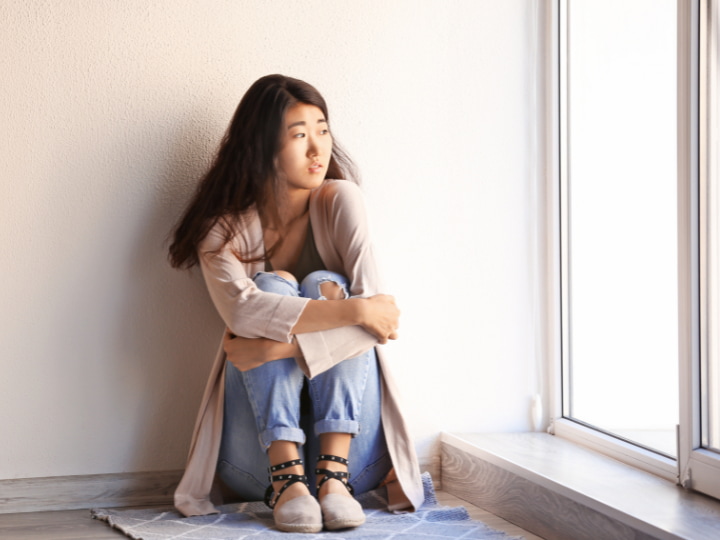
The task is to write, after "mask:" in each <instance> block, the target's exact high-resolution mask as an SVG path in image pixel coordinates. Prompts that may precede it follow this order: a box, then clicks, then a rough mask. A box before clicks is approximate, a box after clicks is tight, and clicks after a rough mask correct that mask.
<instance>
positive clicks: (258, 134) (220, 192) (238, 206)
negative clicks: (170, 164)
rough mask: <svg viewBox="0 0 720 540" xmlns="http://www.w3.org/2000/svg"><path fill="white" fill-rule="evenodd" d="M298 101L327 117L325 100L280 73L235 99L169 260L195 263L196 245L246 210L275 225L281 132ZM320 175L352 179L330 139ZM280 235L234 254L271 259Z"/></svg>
mask: <svg viewBox="0 0 720 540" xmlns="http://www.w3.org/2000/svg"><path fill="white" fill-rule="evenodd" d="M297 103H306V104H308V105H314V106H316V107H318V108H319V109H320V110H321V111H322V112H323V114H324V115H325V119H326V120H328V122H329V118H328V109H327V105H326V104H325V100H324V99H323V97H322V96H321V95H320V92H318V91H317V90H316V89H315V88H314V87H313V86H312V85H310V84H308V83H306V82H304V81H301V80H298V79H293V78H291V77H286V76H284V75H267V76H265V77H262V78H261V79H258V80H257V81H256V82H255V83H254V84H253V85H252V86H251V87H250V88H249V89H248V91H247V92H246V93H245V95H244V96H243V98H242V99H241V100H240V104H239V105H238V108H237V110H236V111H235V114H234V116H233V119H232V121H231V122H230V126H229V127H228V129H227V131H226V133H225V136H224V137H223V140H222V143H221V144H220V148H219V149H218V152H217V155H216V156H215V159H214V161H213V164H212V166H211V167H210V169H209V170H208V171H207V173H206V174H205V176H204V177H203V178H202V180H201V182H200V184H199V185H198V188H197V191H196V192H195V195H194V196H193V198H192V200H191V201H190V203H189V204H188V206H187V208H186V209H185V212H184V213H183V215H182V217H181V218H180V220H179V221H178V223H177V225H176V226H175V228H174V229H173V232H172V243H171V244H170V248H169V259H170V264H171V265H172V266H173V267H175V268H191V267H193V266H194V265H196V264H198V253H197V249H198V245H199V244H200V242H202V240H203V239H204V238H205V236H207V234H208V232H209V231H210V229H212V228H213V227H214V226H215V225H216V224H217V223H220V224H221V225H222V227H223V228H224V233H225V243H227V242H229V241H230V239H231V238H232V237H233V236H234V234H236V230H235V229H234V227H233V224H232V222H231V220H226V219H221V218H223V217H225V216H236V217H240V216H242V215H243V214H244V213H245V212H247V211H248V210H249V209H251V208H255V209H257V211H258V212H266V213H269V215H265V216H263V217H264V218H266V219H267V221H268V222H269V223H275V224H279V221H280V220H279V213H278V208H277V204H274V203H275V202H277V201H282V200H283V190H282V185H281V183H280V182H279V181H278V176H277V174H276V170H275V158H276V156H277V154H278V152H279V151H280V132H281V131H280V130H281V127H282V124H283V121H284V119H285V113H286V112H287V110H288V109H289V108H290V107H292V106H293V105H295V104H297ZM325 178H333V179H341V178H342V179H348V180H353V181H355V182H357V179H356V174H355V167H354V165H353V164H352V161H351V160H350V158H349V157H348V155H347V154H346V153H345V152H344V151H343V150H342V148H340V146H339V145H338V144H337V142H335V141H333V148H332V155H331V157H330V163H329V165H328V168H327V172H326V174H325ZM280 243H282V237H281V239H280V240H279V241H278V243H276V244H275V245H274V246H272V247H271V248H270V249H269V250H268V253H266V254H264V255H262V256H260V257H257V258H255V259H251V258H248V257H249V254H237V256H238V257H239V258H241V260H244V261H252V260H262V259H264V258H268V257H270V255H271V254H272V252H273V251H274V250H275V249H276V248H277V247H278V246H279V245H280Z"/></svg>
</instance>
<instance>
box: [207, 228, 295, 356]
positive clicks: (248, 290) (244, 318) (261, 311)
mask: <svg viewBox="0 0 720 540" xmlns="http://www.w3.org/2000/svg"><path fill="white" fill-rule="evenodd" d="M199 259H200V267H201V269H202V273H203V277H204V278H205V284H206V286H207V289H208V292H209V293H210V298H211V299H212V301H213V304H215V308H216V309H217V311H218V313H219V314H220V317H222V319H223V321H224V322H225V325H226V326H227V327H228V329H229V330H230V331H231V332H232V333H233V334H235V335H237V336H241V337H245V338H261V337H264V338H269V339H272V340H275V341H280V342H284V343H290V342H291V341H292V339H293V335H292V333H291V330H292V328H293V326H295V324H296V323H297V320H298V319H299V317H300V315H301V314H302V312H303V310H304V309H305V306H306V305H307V303H308V301H309V300H308V299H307V298H300V297H294V296H283V295H279V294H272V293H267V292H264V291H261V290H260V289H259V288H258V287H257V286H256V285H255V283H254V282H253V280H252V279H251V276H248V275H247V271H246V268H245V265H244V264H243V263H241V262H240V261H239V260H238V258H237V257H236V256H235V255H234V253H233V243H232V242H231V243H228V244H225V243H224V241H223V235H222V232H221V231H220V230H219V226H216V227H215V228H213V229H212V230H211V231H210V233H209V234H208V235H207V237H206V238H205V240H203V242H202V243H201V245H200V253H199Z"/></svg>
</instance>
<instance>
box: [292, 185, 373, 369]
mask: <svg viewBox="0 0 720 540" xmlns="http://www.w3.org/2000/svg"><path fill="white" fill-rule="evenodd" d="M313 204H314V209H315V214H316V216H317V218H316V219H317V224H318V225H319V227H318V230H317V231H315V230H314V231H313V232H314V234H315V235H316V239H317V240H319V241H318V249H319V250H320V254H321V256H322V257H323V260H324V261H325V263H326V264H327V266H328V268H329V269H330V270H334V271H338V272H341V273H343V274H344V275H345V276H346V277H347V278H348V280H349V281H350V294H351V295H352V296H355V297H369V296H373V295H375V294H377V292H378V289H379V283H378V282H379V280H378V272H377V268H376V263H375V257H374V254H373V250H372V244H371V242H370V235H369V228H368V222H367V214H366V212H365V205H364V201H363V197H362V192H361V191H360V188H359V187H358V186H357V185H356V184H354V183H352V182H348V181H344V180H337V181H331V182H328V183H326V184H325V185H324V186H323V187H322V188H321V190H319V192H318V194H317V199H316V200H315V201H314V202H313ZM295 337H296V339H297V342H298V344H299V346H300V350H301V351H302V353H303V356H304V361H299V365H300V367H301V368H302V369H303V371H305V373H306V375H308V376H309V377H314V376H315V375H318V374H319V373H322V372H323V371H326V370H327V369H330V368H331V367H333V366H334V365H335V364H338V363H339V362H341V361H343V360H347V359H348V358H354V357H356V356H358V355H360V354H362V353H364V352H367V351H368V350H370V349H371V348H372V347H374V346H375V345H377V344H378V342H377V339H376V338H375V336H373V335H372V334H370V333H369V332H367V331H366V330H365V329H363V328H362V327H360V326H346V327H342V328H335V329H332V330H324V331H322V332H309V333H306V334H297V335H296V336H295Z"/></svg>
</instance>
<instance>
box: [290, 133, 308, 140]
mask: <svg viewBox="0 0 720 540" xmlns="http://www.w3.org/2000/svg"><path fill="white" fill-rule="evenodd" d="M304 136H305V134H304V133H296V134H295V135H293V138H295V139H302V138H303V137H304Z"/></svg>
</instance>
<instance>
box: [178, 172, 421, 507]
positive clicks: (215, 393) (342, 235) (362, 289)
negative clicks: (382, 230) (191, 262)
mask: <svg viewBox="0 0 720 540" xmlns="http://www.w3.org/2000/svg"><path fill="white" fill-rule="evenodd" d="M310 221H311V223H312V227H313V234H314V235H315V242H316V244H317V249H318V252H319V253H320V256H321V257H322V260H323V262H324V263H325V265H326V267H327V269H328V270H332V271H334V272H338V273H340V274H344V275H345V276H347V277H348V279H349V280H350V283H351V295H352V296H361V297H368V296H372V295H374V294H377V293H378V292H379V290H378V288H379V285H378V276H377V270H376V266H375V260H374V258H373V254H372V249H371V246H370V241H369V237H368V226H367V217H366V213H365V206H364V202H363V198H362V194H361V192H360V189H359V188H358V187H357V186H356V185H355V184H353V183H352V182H348V181H344V180H334V181H327V182H325V183H324V184H323V185H322V186H320V187H319V188H317V189H316V190H315V191H314V192H313V193H312V195H311V198H310ZM241 226H242V229H243V231H244V233H243V234H242V235H238V236H236V237H235V238H233V240H232V241H231V243H230V244H228V245H226V246H224V247H222V243H223V242H222V232H221V231H220V229H219V227H218V226H216V227H215V228H214V229H212V230H211V231H210V233H209V234H208V236H207V238H206V239H205V240H204V241H203V242H202V244H201V246H200V250H199V252H200V253H199V258H200V266H201V268H202V272H203V276H204V278H205V283H206V284H207V288H208V291H209V292H210V297H211V298H212V300H213V302H214V304H215V307H216V308H217V310H218V312H219V313H220V316H221V317H222V319H223V321H225V324H226V325H227V327H228V328H229V329H230V331H231V332H233V333H234V334H236V335H238V336H242V337H247V338H257V337H265V338H270V339H273V340H275V341H281V342H286V343H290V342H291V341H292V340H293V339H296V340H297V342H298V344H299V346H300V349H301V351H302V353H303V356H304V358H298V359H297V361H298V365H299V366H300V367H301V369H302V370H303V371H304V372H305V374H306V375H307V376H308V377H311V378H312V377H314V376H315V375H318V374H319V373H322V372H323V371H325V370H327V369H329V368H331V367H332V366H334V365H335V364H337V363H339V362H341V361H342V360H345V359H347V358H353V357H355V356H358V355H360V354H361V353H363V352H365V351H367V350H369V349H370V348H371V347H373V346H376V345H377V341H376V340H375V338H374V337H373V336H372V335H371V334H369V333H368V332H366V331H365V330H364V329H362V328H361V327H359V326H348V327H343V328H337V329H334V330H325V331H322V332H312V333H305V334H297V335H292V334H291V333H290V332H291V329H292V327H293V326H294V325H295V323H296V322H297V320H298V318H299V317H300V314H301V313H302V311H303V309H304V308H305V305H306V303H307V302H308V301H309V300H308V299H307V298H299V297H292V296H281V295H274V294H270V293H265V292H263V291H260V290H259V289H258V288H257V287H256V286H255V284H254V283H253V281H252V276H254V275H255V273H256V272H258V271H261V270H263V263H262V262H258V263H250V264H247V263H241V262H240V261H239V260H238V259H237V258H236V257H235V256H234V255H233V254H232V253H233V250H235V251H236V252H237V251H238V250H239V251H240V252H242V253H248V252H249V253H253V254H262V253H263V235H262V228H261V226H260V219H259V218H258V215H257V213H255V212H251V213H249V214H248V215H247V216H245V217H244V218H243V223H241ZM376 352H377V358H378V364H379V367H380V373H381V381H382V413H381V414H382V422H383V428H384V431H385V438H386V441H387V445H388V451H389V454H390V458H391V460H392V463H393V468H394V474H393V473H392V472H391V474H390V475H388V479H387V481H388V484H387V487H388V498H389V504H388V508H389V509H390V510H391V511H399V510H416V509H417V508H418V507H419V506H420V504H421V503H422V501H423V488H422V482H421V479H420V471H419V467H418V462H417V457H416V455H415V449H414V446H413V444H412V441H411V439H410V435H409V432H408V428H407V426H406V424H405V420H404V419H403V416H402V414H401V412H400V407H399V403H398V389H397V386H396V384H395V382H394V381H393V379H392V376H391V375H390V370H389V367H388V362H387V359H386V357H385V355H384V354H383V350H382V348H381V347H380V346H376ZM224 368H225V352H224V351H223V348H222V344H221V345H220V348H219V350H218V353H217V356H216V358H215V362H214V364H213V366H212V369H211V371H210V378H209V379H208V382H207V385H206V387H205V393H204V395H203V398H202V402H201V405H200V411H199V412H198V416H197V420H196V423H195V431H194V433H193V437H192V441H191V443H190V453H189V456H188V461H187V465H186V468H185V473H184V475H183V477H182V480H181V481H180V484H179V485H178V487H177V489H176V491H175V507H176V508H177V509H178V510H179V511H180V512H181V513H182V514H184V515H185V516H193V515H204V514H212V513H217V510H216V509H215V507H214V506H213V504H212V502H211V501H210V492H211V489H212V487H213V481H214V478H215V468H216V465H217V459H218V453H219V449H220V439H221V436H222V427H223V404H224V391H225V369H224Z"/></svg>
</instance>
